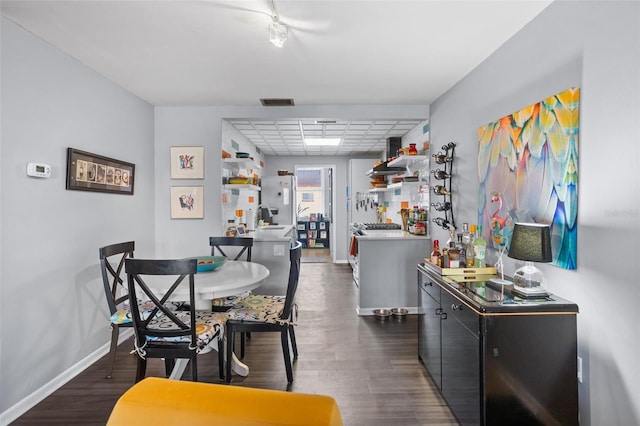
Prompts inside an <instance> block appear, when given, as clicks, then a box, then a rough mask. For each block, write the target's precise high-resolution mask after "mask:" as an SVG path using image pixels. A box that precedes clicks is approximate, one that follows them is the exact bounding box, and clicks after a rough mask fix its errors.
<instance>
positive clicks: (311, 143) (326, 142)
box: [304, 138, 342, 146]
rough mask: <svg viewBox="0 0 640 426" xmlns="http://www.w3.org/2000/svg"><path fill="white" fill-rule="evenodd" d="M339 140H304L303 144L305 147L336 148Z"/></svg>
mask: <svg viewBox="0 0 640 426" xmlns="http://www.w3.org/2000/svg"><path fill="white" fill-rule="evenodd" d="M341 140H342V139H340V138H304V144H305V145H307V146H338V145H340V141H341Z"/></svg>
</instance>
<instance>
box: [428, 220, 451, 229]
mask: <svg viewBox="0 0 640 426" xmlns="http://www.w3.org/2000/svg"><path fill="white" fill-rule="evenodd" d="M431 221H432V222H434V223H435V224H437V225H438V226H440V227H441V228H442V229H451V223H450V222H449V221H448V220H447V219H445V218H442V217H434V218H433V219H431Z"/></svg>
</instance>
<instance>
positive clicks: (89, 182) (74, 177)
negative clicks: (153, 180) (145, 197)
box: [66, 148, 136, 195]
mask: <svg viewBox="0 0 640 426" xmlns="http://www.w3.org/2000/svg"><path fill="white" fill-rule="evenodd" d="M135 169H136V166H135V164H132V163H127V162H124V161H120V160H115V159H113V158H109V157H105V156H102V155H98V154H92V153H90V152H85V151H80V150H78V149H74V148H67V182H66V189H69V190H77V191H94V192H111V193H114V194H125V195H133V184H134V180H135V179H134V178H135V176H134V175H135Z"/></svg>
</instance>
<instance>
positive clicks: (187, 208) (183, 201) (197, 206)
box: [171, 186, 204, 219]
mask: <svg viewBox="0 0 640 426" xmlns="http://www.w3.org/2000/svg"><path fill="white" fill-rule="evenodd" d="M171 219H204V187H202V186H172V187H171Z"/></svg>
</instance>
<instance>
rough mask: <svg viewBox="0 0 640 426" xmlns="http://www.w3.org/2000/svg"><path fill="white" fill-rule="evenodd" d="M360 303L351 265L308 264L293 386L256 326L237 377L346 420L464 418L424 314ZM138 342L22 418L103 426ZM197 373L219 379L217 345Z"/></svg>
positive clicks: (448, 421) (158, 371)
mask: <svg viewBox="0 0 640 426" xmlns="http://www.w3.org/2000/svg"><path fill="white" fill-rule="evenodd" d="M355 303H356V294H355V286H354V285H353V282H352V280H351V268H350V267H349V266H348V265H334V264H331V263H308V264H307V263H305V264H304V265H303V266H302V268H301V277H300V286H299V290H298V297H297V304H298V306H299V318H298V327H297V328H296V337H297V341H298V349H299V353H300V356H299V358H298V360H297V361H296V362H295V363H294V382H293V384H292V385H291V386H290V387H289V389H288V386H287V380H286V375H285V372H284V363H283V360H282V351H281V348H280V340H279V335H278V334H277V333H275V334H272V333H256V334H255V335H254V336H252V338H251V339H249V340H248V341H247V351H246V357H245V359H244V361H245V362H246V363H247V364H248V365H249V366H250V368H251V372H250V374H249V376H247V377H246V378H241V377H239V376H235V375H234V376H233V381H232V385H233V386H249V387H256V388H269V389H280V390H287V389H288V390H290V391H292V392H300V393H318V394H327V395H331V396H333V397H334V398H335V399H336V400H337V402H338V405H339V407H340V410H341V412H342V416H343V420H344V423H345V425H363V426H364V425H367V426H371V425H374V426H375V425H390V424H394V425H456V424H458V423H457V422H456V420H455V418H454V417H453V415H452V414H451V412H450V410H449V408H448V407H447V406H446V404H445V403H444V401H443V400H442V398H441V397H440V394H439V393H438V391H437V390H436V389H435V387H434V385H433V383H432V381H431V379H430V377H429V376H428V374H427V373H426V371H425V369H424V367H423V366H422V364H421V363H420V362H419V361H418V355H417V353H418V348H417V345H418V341H417V316H416V315H409V316H408V319H407V320H405V321H398V320H390V321H386V322H380V321H379V320H376V319H375V318H374V317H358V316H357V315H356V314H355ZM105 328H106V326H105ZM105 339H106V333H105ZM131 348H132V343H131V339H130V340H128V341H127V342H125V343H123V344H121V345H120V347H119V352H118V358H117V360H116V366H115V369H114V374H113V378H112V379H105V378H104V372H105V362H106V359H105V358H102V359H101V360H100V361H98V362H97V363H95V364H94V365H92V366H90V367H89V368H87V369H86V370H85V371H84V372H83V373H82V374H80V375H79V376H78V377H76V378H74V379H73V380H71V381H70V382H69V383H67V384H65V385H64V386H62V387H61V388H60V389H58V390H57V391H56V392H55V393H53V394H52V395H51V396H49V397H48V398H46V399H45V400H44V401H42V402H41V403H40V404H38V405H37V406H36V407H34V408H33V409H32V410H30V411H29V412H27V413H26V414H25V415H23V416H22V417H21V418H19V419H18V420H17V421H16V422H15V423H13V424H16V425H42V424H52V423H59V424H82V425H90V424H95V425H104V424H105V422H106V420H107V418H108V416H109V413H110V412H111V408H112V407H113V405H114V404H115V402H116V400H117V399H118V397H119V396H120V395H121V394H122V393H123V392H124V391H125V390H126V389H127V388H128V387H130V386H131V385H132V384H133V378H134V376H135V364H136V362H135V357H134V355H129V350H130V349H131ZM188 370H189V369H187V373H185V378H184V379H185V380H189V378H188ZM163 373H164V365H163V364H162V363H161V361H160V360H156V359H152V360H149V363H148V367H147V375H148V376H149V375H150V376H162V375H163ZM198 375H199V379H200V381H203V382H212V383H218V382H219V379H218V367H217V355H216V353H215V352H213V353H209V354H205V355H203V356H201V357H200V358H199V359H198ZM210 403H214V402H213V401H211V402H210Z"/></svg>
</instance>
